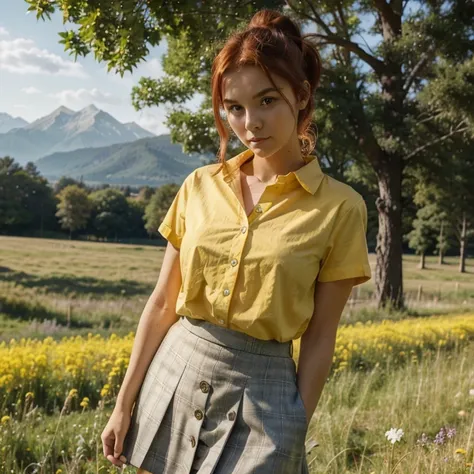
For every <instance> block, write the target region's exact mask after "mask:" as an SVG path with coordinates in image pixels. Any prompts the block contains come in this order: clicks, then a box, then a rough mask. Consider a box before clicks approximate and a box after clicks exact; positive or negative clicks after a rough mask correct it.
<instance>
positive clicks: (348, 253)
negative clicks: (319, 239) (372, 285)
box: [317, 199, 372, 286]
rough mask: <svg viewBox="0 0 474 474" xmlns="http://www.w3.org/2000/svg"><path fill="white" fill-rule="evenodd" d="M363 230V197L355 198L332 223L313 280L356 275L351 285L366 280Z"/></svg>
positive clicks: (364, 213)
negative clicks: (325, 246) (353, 202)
mask: <svg viewBox="0 0 474 474" xmlns="http://www.w3.org/2000/svg"><path fill="white" fill-rule="evenodd" d="M366 232H367V206H366V205H365V202H364V199H359V200H358V201H357V202H356V203H355V204H354V205H353V206H352V207H351V208H350V209H349V210H348V211H346V212H345V213H344V214H343V215H342V216H340V217H339V218H338V221H337V222H336V223H335V226H334V228H333V229H332V232H331V236H330V238H329V243H328V246H327V248H326V251H325V253H324V255H323V259H322V262H321V267H320V270H319V274H318V278H317V280H318V281H321V282H327V281H335V280H344V279H346V278H356V282H355V283H354V286H357V285H360V284H362V283H365V282H366V281H368V280H370V278H371V277H372V274H371V270H370V265H369V255H368V250H367V238H366Z"/></svg>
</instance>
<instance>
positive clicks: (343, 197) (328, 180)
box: [318, 174, 364, 210]
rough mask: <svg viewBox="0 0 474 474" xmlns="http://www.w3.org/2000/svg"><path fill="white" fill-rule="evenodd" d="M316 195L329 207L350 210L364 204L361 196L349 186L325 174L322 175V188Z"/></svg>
mask: <svg viewBox="0 0 474 474" xmlns="http://www.w3.org/2000/svg"><path fill="white" fill-rule="evenodd" d="M318 191H319V192H318V194H319V195H320V197H321V198H322V199H324V200H327V204H328V205H329V207H331V208H332V207H334V208H341V209H347V210H348V209H350V208H352V207H354V206H356V205H361V204H362V203H363V202H364V198H363V196H362V194H360V193H359V192H357V191H356V190H355V189H354V188H353V187H352V186H351V185H349V184H347V183H344V182H343V181H340V180H338V179H336V178H333V177H332V176H329V175H327V174H325V175H324V179H323V182H322V186H321V187H320V188H319V190H318Z"/></svg>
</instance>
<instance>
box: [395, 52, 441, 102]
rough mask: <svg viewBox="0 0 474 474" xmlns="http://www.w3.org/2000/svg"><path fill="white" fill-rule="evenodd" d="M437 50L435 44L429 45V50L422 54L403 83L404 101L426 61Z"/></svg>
mask: <svg viewBox="0 0 474 474" xmlns="http://www.w3.org/2000/svg"><path fill="white" fill-rule="evenodd" d="M434 50H435V47H434V45H433V44H431V45H429V46H428V50H427V51H425V52H424V53H423V54H422V55H421V58H420V60H419V61H418V63H417V64H416V66H415V67H414V68H413V69H412V71H411V73H410V75H409V76H408V78H407V80H406V81H405V84H403V91H402V100H403V101H404V100H405V99H406V96H407V94H408V92H409V90H410V87H411V86H412V84H413V82H414V80H415V78H416V76H417V74H418V73H419V72H420V70H421V69H422V68H423V66H425V64H426V62H427V61H428V59H430V56H431V54H430V53H433V52H434Z"/></svg>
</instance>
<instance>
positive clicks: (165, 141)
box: [35, 135, 215, 186]
mask: <svg viewBox="0 0 474 474" xmlns="http://www.w3.org/2000/svg"><path fill="white" fill-rule="evenodd" d="M211 161H212V162H215V157H213V156H210V155H198V154H193V155H186V154H184V153H183V152H182V147H181V145H179V144H173V143H171V137H170V135H160V136H157V137H151V138H142V139H140V140H136V141H133V142H131V143H119V144H116V145H110V146H107V147H100V148H84V149H81V150H75V151H70V152H58V153H54V154H52V155H49V156H46V157H43V158H41V159H39V160H38V161H36V162H35V165H36V167H37V168H38V170H39V171H40V173H41V174H42V175H43V176H44V177H46V178H47V179H48V180H50V181H56V180H58V179H59V178H60V177H61V176H70V177H72V178H76V179H81V180H83V181H84V182H86V183H89V184H97V183H109V184H121V185H131V186H142V185H150V186H161V185H163V184H166V183H171V182H174V183H177V184H180V183H182V182H183V181H184V178H185V177H186V176H187V175H188V174H189V173H190V172H191V171H193V170H194V169H196V168H198V167H200V166H203V165H205V164H208V163H210V162H211Z"/></svg>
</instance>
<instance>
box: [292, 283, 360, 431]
mask: <svg viewBox="0 0 474 474" xmlns="http://www.w3.org/2000/svg"><path fill="white" fill-rule="evenodd" d="M354 283H355V279H354V278H348V279H345V280H337V281H331V282H324V283H323V282H318V281H317V282H316V288H315V291H314V312H313V316H312V318H311V321H310V323H309V325H308V328H307V329H306V331H305V332H304V334H303V335H302V336H301V344H300V354H299V359H298V373H297V380H298V382H297V384H298V389H299V392H300V394H301V398H302V399H303V403H304V406H305V408H306V414H307V420H308V423H309V421H310V420H311V418H312V416H313V413H314V411H315V409H316V406H317V404H318V402H319V399H320V397H321V393H322V391H323V387H324V385H325V383H326V379H327V377H328V375H329V372H330V369H331V365H332V358H333V355H334V349H335V345H336V332H337V327H338V325H339V320H340V318H341V314H342V310H343V309H344V306H345V305H346V303H347V300H348V298H349V295H350V294H351V290H352V287H353V285H354Z"/></svg>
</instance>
